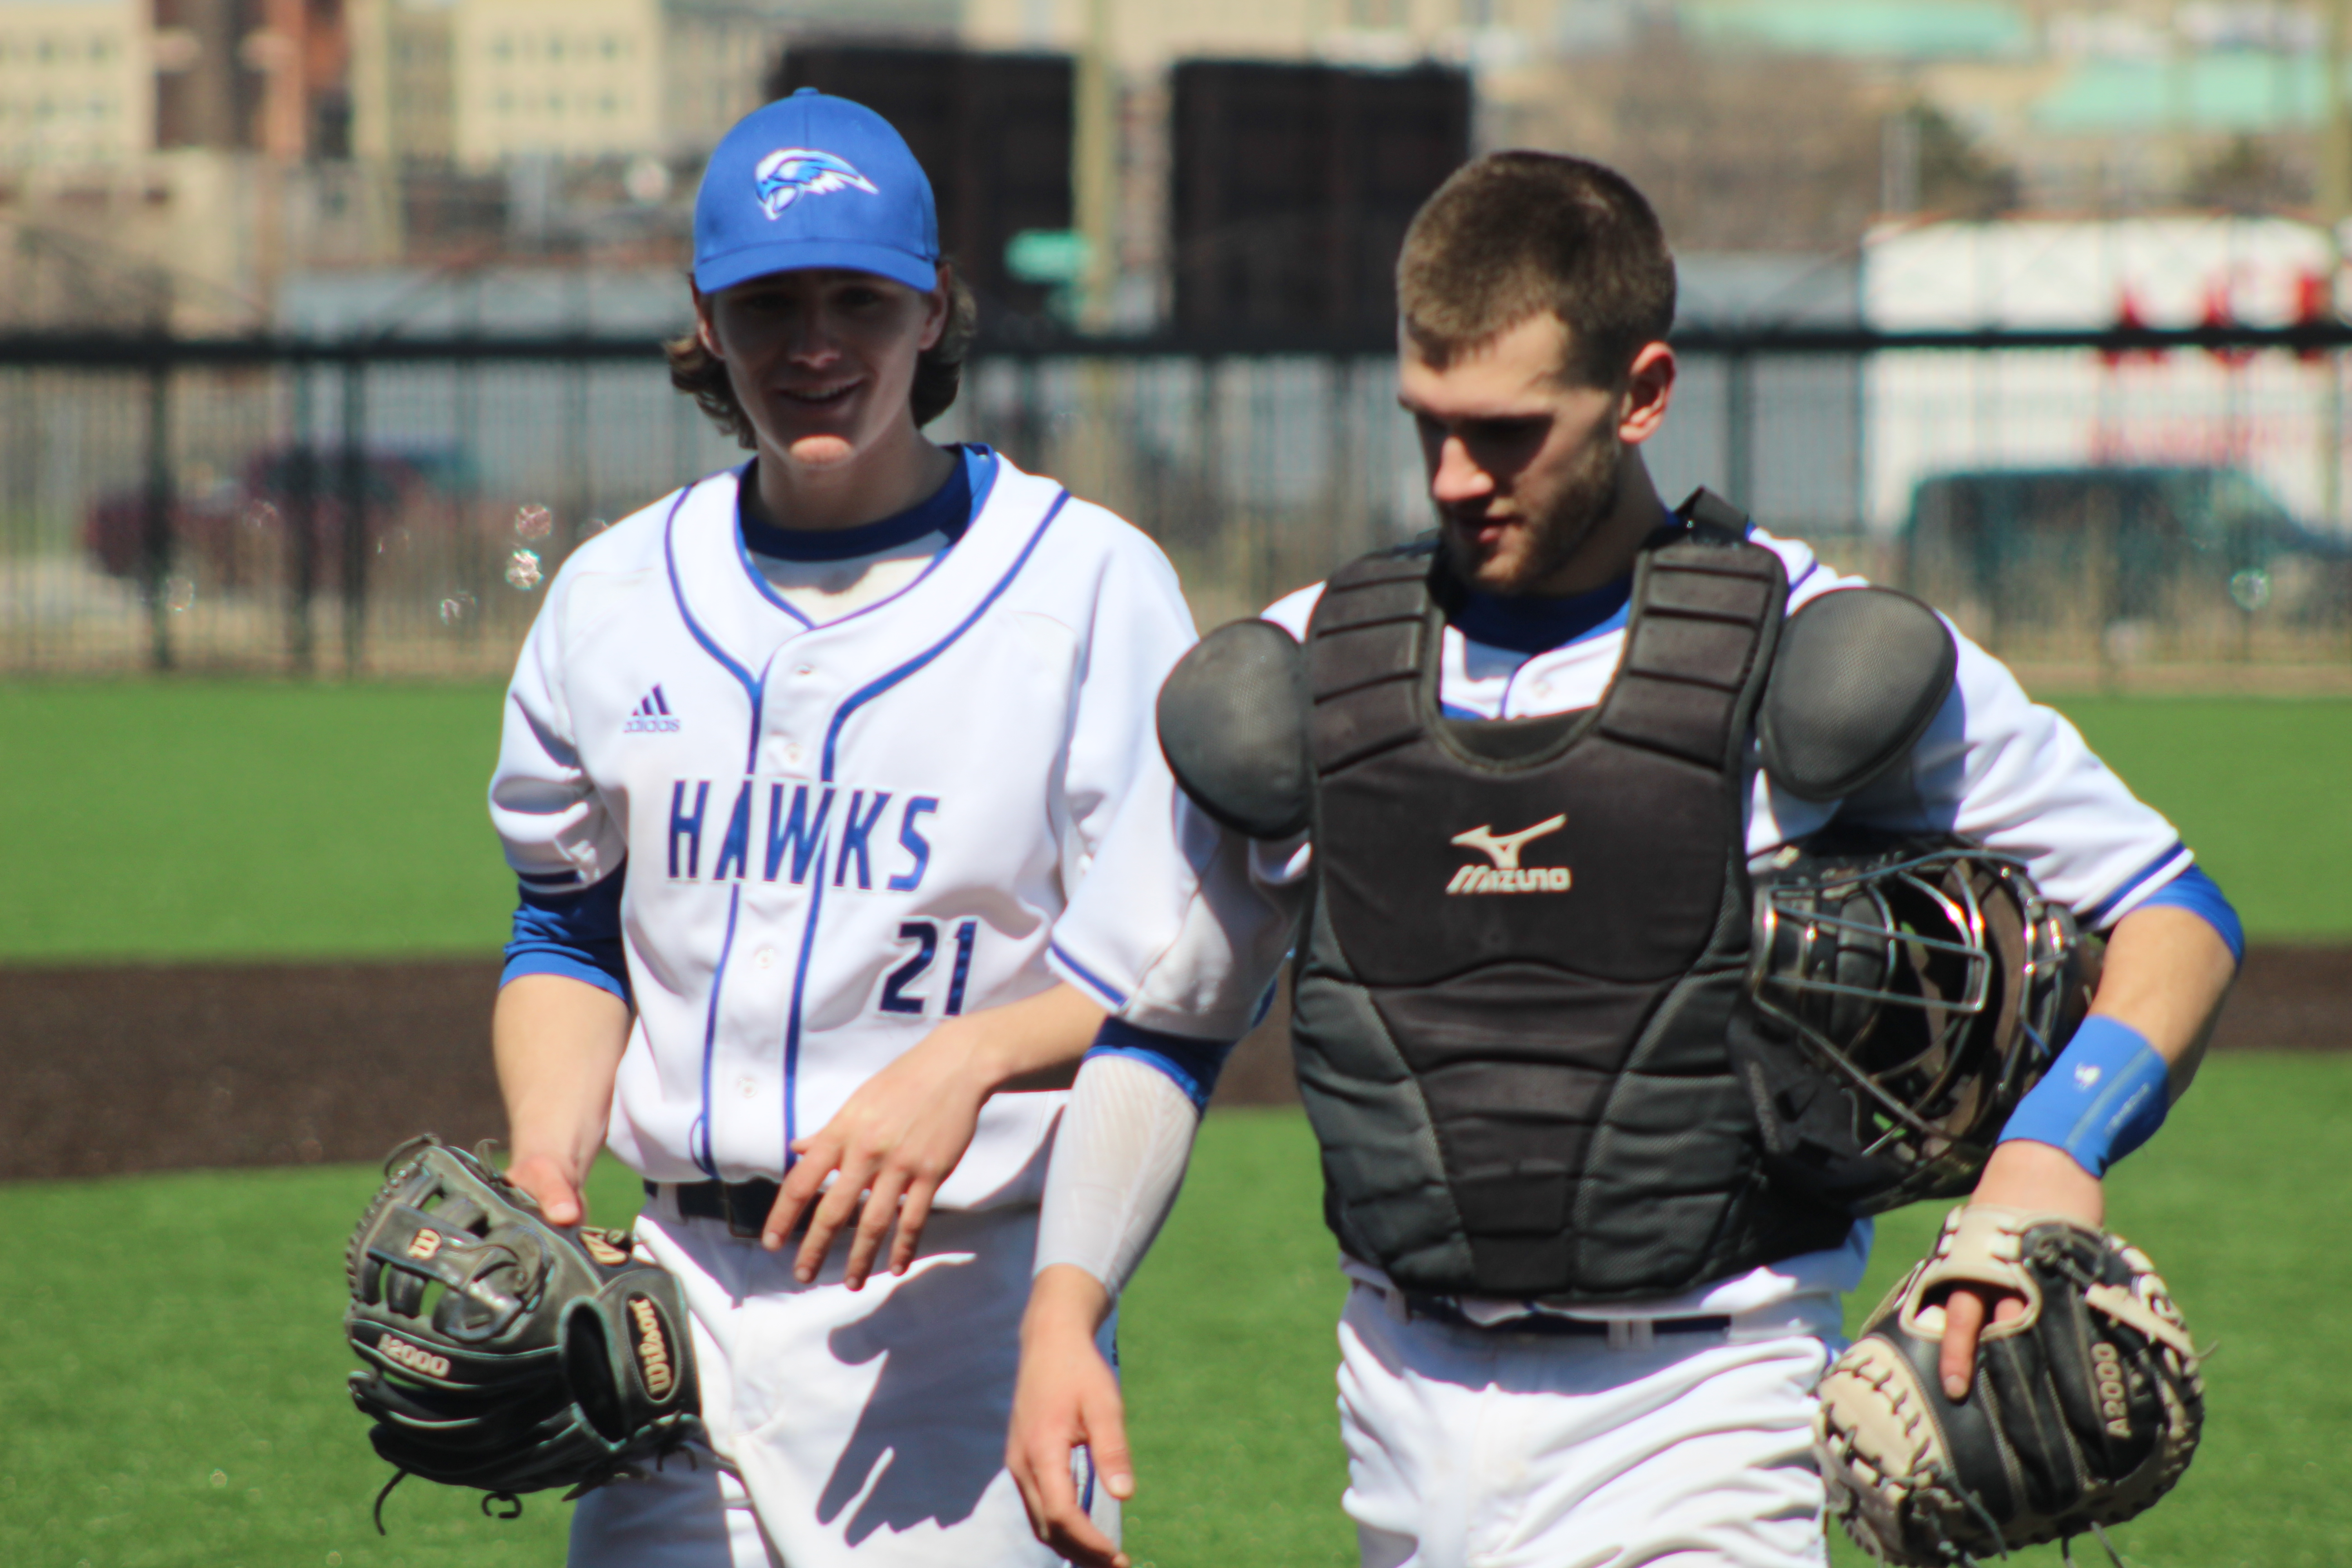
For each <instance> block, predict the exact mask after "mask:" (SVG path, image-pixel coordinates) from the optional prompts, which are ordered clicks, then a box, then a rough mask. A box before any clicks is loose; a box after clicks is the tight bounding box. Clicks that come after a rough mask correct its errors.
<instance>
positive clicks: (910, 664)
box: [821, 490, 1070, 784]
mask: <svg viewBox="0 0 2352 1568" xmlns="http://www.w3.org/2000/svg"><path fill="white" fill-rule="evenodd" d="M1069 500H1070V492H1069V491H1067V490H1062V491H1060V492H1059V493H1057V494H1056V495H1055V497H1054V504H1053V505H1052V506H1049V507H1047V508H1046V509H1045V516H1044V517H1043V518H1042V519H1040V520H1039V521H1038V523H1037V531H1036V532H1034V533H1033V534H1031V535H1030V536H1029V542H1028V543H1026V544H1024V545H1023V546H1022V547H1021V553H1020V554H1019V555H1017V556H1015V557H1014V558H1013V564H1012V565H1011V566H1010V567H1009V568H1007V569H1006V571H1005V574H1004V575H1003V576H1002V577H1000V578H998V579H997V582H996V586H995V587H993V588H991V589H990V590H989V591H988V595H987V596H986V597H985V598H983V599H982V600H981V601H980V603H979V604H978V605H974V606H973V607H972V612H971V614H970V615H968V616H965V617H964V618H963V619H962V620H961V621H959V622H958V623H956V627H955V629H954V630H953V631H951V632H950V633H948V635H947V636H945V637H941V638H940V640H939V641H937V642H935V643H933V644H932V645H931V646H930V647H928V648H926V649H924V650H923V651H922V652H921V653H919V654H917V655H916V656H915V657H914V658H910V659H908V661H907V662H906V663H904V664H902V665H900V666H899V667H898V668H896V669H894V670H892V671H891V672H890V673H889V674H887V675H885V676H882V677H880V678H878V679H875V680H871V681H868V682H867V683H866V685H864V686H863V687H860V688H859V689H857V690H856V691H854V692H852V693H850V695H849V699H848V700H847V701H845V702H844V703H842V705H841V706H840V707H839V708H837V709H835V710H834V714H833V723H832V725H831V727H829V728H828V729H827V730H826V731H825V732H824V772H823V773H822V774H821V776H822V777H823V778H824V782H825V783H827V784H831V783H832V782H833V752H834V747H835V745H836V744H837V743H838V742H840V740H841V729H842V726H843V725H845V724H846V723H848V722H849V716H850V715H851V714H853V713H855V712H856V711H857V710H859V709H860V708H863V707H864V706H865V705H866V703H868V702H871V701H873V700H874V699H876V698H877V697H879V696H881V695H882V694H883V693H884V692H886V691H887V690H889V689H891V688H892V687H894V686H896V685H898V682H900V681H902V680H904V679H907V678H908V676H910V675H913V674H914V673H915V672H916V671H918V670H919V669H921V668H923V667H924V666H925V665H927V664H929V663H930V662H931V660H933V659H935V658H939V657H940V655H941V654H943V653H945V652H947V650H948V649H949V648H950V647H953V646H954V644H955V642H956V639H957V638H959V637H962V636H963V634H964V633H966V632H968V631H970V630H971V627H972V623H973V622H975V621H977V620H979V619H980V617H981V616H984V615H986V614H987V613H988V607H989V606H990V605H993V604H995V603H996V601H997V600H998V599H999V598H1001V597H1003V594H1004V590H1005V589H1007V588H1010V587H1011V586H1013V579H1014V578H1015V577H1018V576H1019V575H1021V569H1022V568H1023V567H1024V566H1026V565H1028V564H1029V557H1030V556H1031V555H1032V554H1034V553H1035V552H1036V549H1037V545H1038V543H1039V542H1040V541H1042V540H1043V539H1044V538H1045V531H1046V530H1047V529H1049V528H1051V527H1053V526H1054V520H1055V518H1057V517H1059V516H1061V515H1062V508H1063V507H1065V506H1066V505H1068V504H1069Z"/></svg>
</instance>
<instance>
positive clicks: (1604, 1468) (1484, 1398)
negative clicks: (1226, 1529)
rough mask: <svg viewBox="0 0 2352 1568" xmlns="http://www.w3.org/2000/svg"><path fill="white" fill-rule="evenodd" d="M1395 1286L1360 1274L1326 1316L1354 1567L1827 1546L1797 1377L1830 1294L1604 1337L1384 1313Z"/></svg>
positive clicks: (1684, 1558)
mask: <svg viewBox="0 0 2352 1568" xmlns="http://www.w3.org/2000/svg"><path fill="white" fill-rule="evenodd" d="M1391 1300H1393V1298H1391V1296H1390V1295H1389V1293H1387V1292H1385V1291H1382V1290H1380V1289H1375V1288H1373V1287H1372V1286H1370V1285H1366V1284H1359V1285H1358V1286H1357V1287H1356V1288H1355V1289H1354V1290H1353V1291H1352V1292H1351V1293H1350V1294H1349V1299H1348V1304H1347V1308H1346V1310H1345V1311H1344V1312H1343V1313H1342V1314H1341V1317H1340V1320H1339V1350H1340V1364H1339V1424H1340V1433H1341V1436H1342V1437H1343V1438H1344V1440H1345V1441H1346V1443H1347V1447H1348V1479H1349V1485H1348V1491H1347V1496H1346V1499H1345V1502H1346V1507H1347V1510H1348V1512H1349V1515H1351V1516H1352V1517H1353V1518H1354V1520H1355V1521H1356V1535H1357V1541H1358V1542H1359V1544H1360V1548H1361V1550H1362V1552H1363V1562H1364V1568H1635V1565H1636V1564H1640V1565H1643V1568H1651V1565H1654V1568H1824V1565H1825V1564H1826V1563H1828V1561H1829V1558H1828V1553H1827V1548H1826V1547H1825V1545H1824V1544H1823V1542H1822V1481H1821V1476H1820V1474H1819V1473H1818V1472H1817V1471H1816V1470H1815V1468H1814V1467H1813V1458H1812V1412H1813V1399H1812V1392H1813V1385H1814V1384H1815V1383H1816V1382H1817V1381H1818V1380H1819V1379H1820V1377H1821V1374H1822V1371H1823V1370H1824V1368H1825V1367H1826V1366H1827V1365H1828V1363H1829V1359H1830V1354H1831V1352H1830V1349H1829V1346H1828V1344H1826V1343H1825V1342H1824V1341H1825V1340H1834V1339H1835V1338H1836V1337H1837V1334H1838V1318H1837V1304H1836V1301H1835V1300H1834V1299H1833V1298H1827V1297H1822V1298H1810V1299H1807V1300H1804V1301H1801V1302H1798V1303H1787V1302H1784V1303H1782V1304H1781V1305H1780V1306H1778V1307H1775V1308H1772V1309H1769V1310H1767V1311H1764V1312H1761V1313H1756V1314H1749V1315H1748V1318H1735V1319H1734V1320H1733V1321H1732V1327H1731V1329H1730V1330H1729V1331H1727V1332H1726V1331H1715V1332H1710V1333H1692V1334H1666V1335H1659V1336H1656V1337H1655V1338H1654V1339H1651V1338H1650V1337H1649V1336H1648V1335H1647V1333H1646V1332H1645V1328H1646V1326H1644V1327H1643V1329H1635V1330H1633V1331H1630V1332H1629V1331H1620V1332H1619V1333H1618V1334H1617V1335H1616V1336H1615V1339H1614V1340H1613V1341H1612V1340H1611V1339H1601V1338H1594V1339H1583V1338H1563V1337H1559V1336H1548V1335H1538V1334H1528V1333H1511V1332H1507V1331H1497V1330H1482V1329H1474V1328H1467V1327H1459V1326H1455V1325H1453V1324H1450V1323H1447V1322H1444V1321H1435V1320H1432V1319H1429V1318H1422V1317H1414V1318H1411V1319H1409V1320H1402V1321H1401V1314H1400V1313H1399V1312H1397V1311H1396V1310H1393V1309H1392V1307H1391ZM1751 1319H1763V1320H1767V1321H1761V1322H1756V1321H1750V1320H1751ZM1644 1341H1646V1342H1644Z"/></svg>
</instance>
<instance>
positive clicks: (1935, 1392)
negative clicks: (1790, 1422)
mask: <svg viewBox="0 0 2352 1568" xmlns="http://www.w3.org/2000/svg"><path fill="white" fill-rule="evenodd" d="M1963 1281H1966V1282H1970V1283H1981V1284H1988V1285H1993V1286H1997V1287H2000V1288H2001V1289H2010V1290H2014V1291H2016V1292H2018V1293H2019V1294H2020V1295H2021V1296H2023V1297H2024V1298H2025V1310H2024V1312H2023V1313H2022V1314H2021V1315H2020V1316H2019V1317H2017V1318H2014V1319H2012V1320H2011V1321H2008V1322H2005V1323H1987V1324H1986V1325H1985V1328H1984V1332H1983V1336H1982V1338H1981V1339H1980V1340H1979V1342H1978V1346H1977V1358H1976V1375H1975V1378H1974V1381H1973V1382H1972V1383H1971V1384H1970V1385H1969V1393H1968V1396H1967V1397H1966V1398H1965V1399H1964V1400H1962V1401H1960V1402H1959V1403H1958V1404H1954V1403H1953V1402H1952V1401H1951V1400H1950V1399H1949V1398H1948V1397H1946V1395H1945V1394H1944V1388H1943V1381H1942V1378H1941V1377H1940V1375H1939V1374H1938V1371H1937V1358H1938V1357H1939V1356H1940V1354H1941V1353H1942V1349H1943V1335H1944V1310H1943V1308H1942V1307H1941V1306H1940V1305H1933V1304H1930V1303H1931V1298H1934V1297H1936V1296H1937V1293H1938V1292H1939V1291H1940V1290H1942V1289H1947V1288H1948V1287H1950V1286H1952V1285H1954V1284H1956V1283H1959V1282H1963ZM2204 1418H2205V1399H2204V1386H2203V1384H2201V1383H2200V1382H2199V1380H2198V1374H2197V1352H2196V1351H2195V1350H2194V1349H2192V1348H2191V1346H2190V1344H2189V1331H2188V1330H2187V1329H2186V1328H2185V1327H2183V1326H2182V1323H2181V1321H2180V1314H2179V1311H2178V1310H2176V1309H2175V1308H2174V1306H2173V1304H2172V1297H2171V1295H2170V1293H2169V1292H2168V1291H2167V1290H2166V1289H2165V1286H2164V1281H2163V1280H2162V1279H2158V1278H2157V1274H2156V1270H2155V1269H2154V1268H2151V1267H2150V1266H2149V1264H2148V1260H2147V1256H2146V1255H2145V1254H2143V1253H2142V1252H2141V1251H2140V1250H2139V1249H2138V1248H2137V1247H2130V1246H2127V1245H2126V1244H2125V1242H2124V1241H2123V1240H2122V1239H2121V1238H2120V1237H2112V1236H2105V1235H2102V1234H2101V1233H2100V1232H2098V1231H2095V1230H2091V1229H2087V1228H2085V1227H2084V1226H2079V1225H2076V1224H2074V1222H2073V1221H2071V1220H2068V1219H2065V1218H2063V1217H2061V1216H2059V1215H2035V1214H2027V1213H2023V1212H2021V1211H2020V1210H2017V1209H2007V1208H1996V1207H1990V1206H1970V1207H1967V1208H1960V1209H1955V1210H1954V1211H1953V1212H1952V1214H1951V1215H1949V1216H1948V1218H1947V1219H1946V1220H1945V1222H1944V1231H1943V1235H1942V1236H1941V1237H1938V1238H1937V1243H1936V1250H1935V1253H1934V1255H1933V1256H1931V1257H1929V1258H1927V1259H1926V1260H1925V1261H1924V1262H1922V1263H1920V1264H1919V1265H1918V1267H1916V1268H1914V1269H1912V1270H1911V1273H1910V1276H1909V1278H1907V1279H1905V1280H1904V1281H1903V1282H1902V1284H1900V1285H1898V1286H1896V1287H1895V1291H1894V1293H1893V1294H1892V1295H1890V1296H1888V1297H1887V1299H1886V1300H1885V1301H1884V1302H1883V1303H1881V1304H1880V1306H1879V1308H1878V1310H1877V1311H1876V1312H1875V1313H1874V1314H1873V1315H1872V1317H1871V1321H1870V1323H1869V1326H1868V1327H1866V1328H1865V1329H1864V1331H1863V1333H1862V1337H1861V1338H1860V1339H1859V1340H1857V1341H1856V1342H1854V1344H1853V1348H1851V1349H1850V1350H1848V1351H1847V1352H1845V1354H1843V1355H1842V1356H1840V1357H1839V1358H1838V1360H1837V1363H1836V1364H1835V1365H1833V1366H1832V1367H1831V1368H1830V1370H1829V1373H1827V1375H1825V1376H1824V1377H1823V1378H1822V1386H1821V1409H1820V1412H1819V1414H1818V1415H1817V1416H1816V1418H1815V1421H1814V1426H1813V1437H1814V1447H1815V1449H1816V1452H1817V1453H1818V1455H1819V1458H1820V1459H1821V1465H1822V1479H1823V1480H1824V1481H1825V1482H1826V1483H1827V1485H1828V1489H1829V1507H1830V1511H1831V1513H1832V1514H1834V1515H1835V1516H1836V1517H1837V1518H1838V1520H1839V1521H1841V1522H1842V1523H1843V1524H1844V1526H1845V1528H1846V1532H1847V1533H1848V1534H1850V1535H1852V1536H1853V1538H1854V1540H1855V1541H1857V1542H1860V1543H1861V1544H1862V1545H1863V1546H1864V1548H1865V1549H1866V1550H1868V1551H1869V1552H1871V1553H1872V1554H1873V1555H1874V1556H1876V1557H1879V1558H1882V1559H1884V1560H1885V1561H1886V1562H1888V1563H1906V1564H1917V1565H1921V1568H1928V1565H1933V1568H1947V1565H1962V1568H1965V1565H1968V1564H1973V1563H1976V1562H1977V1561H1978V1560H1979V1558H1980V1557H1986V1556H1993V1555H2006V1554H2007V1552H2008V1551H2009V1550H2011V1549H2012V1548H2015V1547H2021V1546H2032V1545H2037V1544H2039V1543H2041V1542H2047V1541H2064V1540H2068V1539H2071V1538H2072V1537H2074V1536H2076V1535H2082V1534H2095V1535H2096V1536H2098V1537H2099V1539H2100V1541H2101V1542H2103V1543H2105V1541H2106V1532H2105V1526H2107V1525H2110V1524H2117V1523H2120V1522H2122V1521H2125V1520H2127V1519H2130V1518H2131V1517H2133V1516H2134V1515H2135V1514H2137V1513H2139V1512H2141V1511H2142V1510H2145V1509H2147V1508H2148V1507H2149V1506H2150V1505H2151V1504H2153V1503H2154V1502H2155V1501H2156V1500H2157V1499H2158V1498H2160V1497H2162V1496H2163V1495H2164V1494H2165V1493H2166V1492H2167V1491H2168V1490H2169V1489H2171V1487H2172V1484H2173V1483H2174V1482H2175V1481H2177V1480H2179V1479H2180V1475H2181V1472H2182V1471H2184V1470H2186V1469H2187V1468H2189V1458H2190V1457H2191V1456H2193V1455H2194V1454H2195V1453H2196V1451H2197V1436H2198V1431H2199V1428H2200V1426H2202V1425H2203V1423H2204ZM2108 1551H2109V1552H2110V1553H2113V1552H2114V1547H2113V1546H2112V1545H2111V1544H2110V1545H2108ZM2117 1561H2118V1562H2120V1561H2121V1559H2120V1558H2118V1559H2117Z"/></svg>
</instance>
